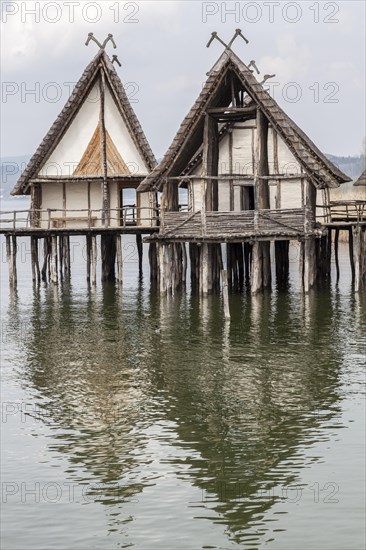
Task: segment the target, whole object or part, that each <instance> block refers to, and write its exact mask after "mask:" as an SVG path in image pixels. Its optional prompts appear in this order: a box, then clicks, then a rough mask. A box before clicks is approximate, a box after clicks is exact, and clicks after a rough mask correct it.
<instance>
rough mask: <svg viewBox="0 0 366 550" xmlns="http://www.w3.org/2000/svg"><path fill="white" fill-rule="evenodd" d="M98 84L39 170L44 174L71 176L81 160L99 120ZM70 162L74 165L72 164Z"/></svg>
mask: <svg viewBox="0 0 366 550" xmlns="http://www.w3.org/2000/svg"><path fill="white" fill-rule="evenodd" d="M98 98H99V94H98V84H96V85H95V86H94V87H93V88H92V90H91V91H90V93H89V95H88V98H87V100H86V101H85V102H84V103H83V105H82V106H81V108H80V110H79V112H78V113H77V115H76V117H75V119H74V120H73V122H72V124H71V126H70V127H69V129H68V130H67V132H66V133H65V135H64V136H63V138H62V139H61V141H60V143H59V144H58V145H57V147H56V149H55V150H54V152H53V153H52V154H51V156H50V158H49V159H48V160H46V162H45V163H44V165H43V166H42V167H41V170H40V172H39V174H40V175H42V176H59V175H64V176H70V175H72V174H73V172H74V170H75V168H76V166H77V165H78V163H79V162H80V160H81V158H82V156H83V154H84V152H85V149H86V148H87V146H88V144H89V142H90V140H91V138H92V136H93V134H94V132H95V129H96V127H97V124H98V121H99V111H100V101H99V99H98ZM70 163H72V165H71V166H70Z"/></svg>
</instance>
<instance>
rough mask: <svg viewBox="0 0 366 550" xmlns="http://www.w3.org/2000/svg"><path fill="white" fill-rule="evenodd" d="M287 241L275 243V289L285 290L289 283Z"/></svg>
mask: <svg viewBox="0 0 366 550" xmlns="http://www.w3.org/2000/svg"><path fill="white" fill-rule="evenodd" d="M288 254H289V241H275V258H276V284H277V288H287V286H288V281H289V257H288Z"/></svg>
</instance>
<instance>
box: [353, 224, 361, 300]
mask: <svg viewBox="0 0 366 550" xmlns="http://www.w3.org/2000/svg"><path fill="white" fill-rule="evenodd" d="M352 234H353V263H354V273H355V277H354V283H355V292H359V291H360V289H361V283H362V279H363V273H362V271H363V235H362V229H361V226H360V225H356V226H354V227H352Z"/></svg>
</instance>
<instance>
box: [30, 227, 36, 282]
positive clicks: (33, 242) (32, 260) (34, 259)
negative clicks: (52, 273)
mask: <svg viewBox="0 0 366 550" xmlns="http://www.w3.org/2000/svg"><path fill="white" fill-rule="evenodd" d="M35 239H36V237H31V238H30V245H31V263H32V281H33V283H35V282H36V281H37V273H36V252H35V246H34V245H35Z"/></svg>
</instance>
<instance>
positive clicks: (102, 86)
mask: <svg viewBox="0 0 366 550" xmlns="http://www.w3.org/2000/svg"><path fill="white" fill-rule="evenodd" d="M100 73H101V78H100V82H99V91H100V129H101V132H100V135H101V148H102V162H103V213H102V220H103V225H105V226H106V227H108V225H109V209H110V198H109V187H108V164H107V132H106V126H105V87H106V86H105V75H104V70H103V69H102V70H101V71H100Z"/></svg>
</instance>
